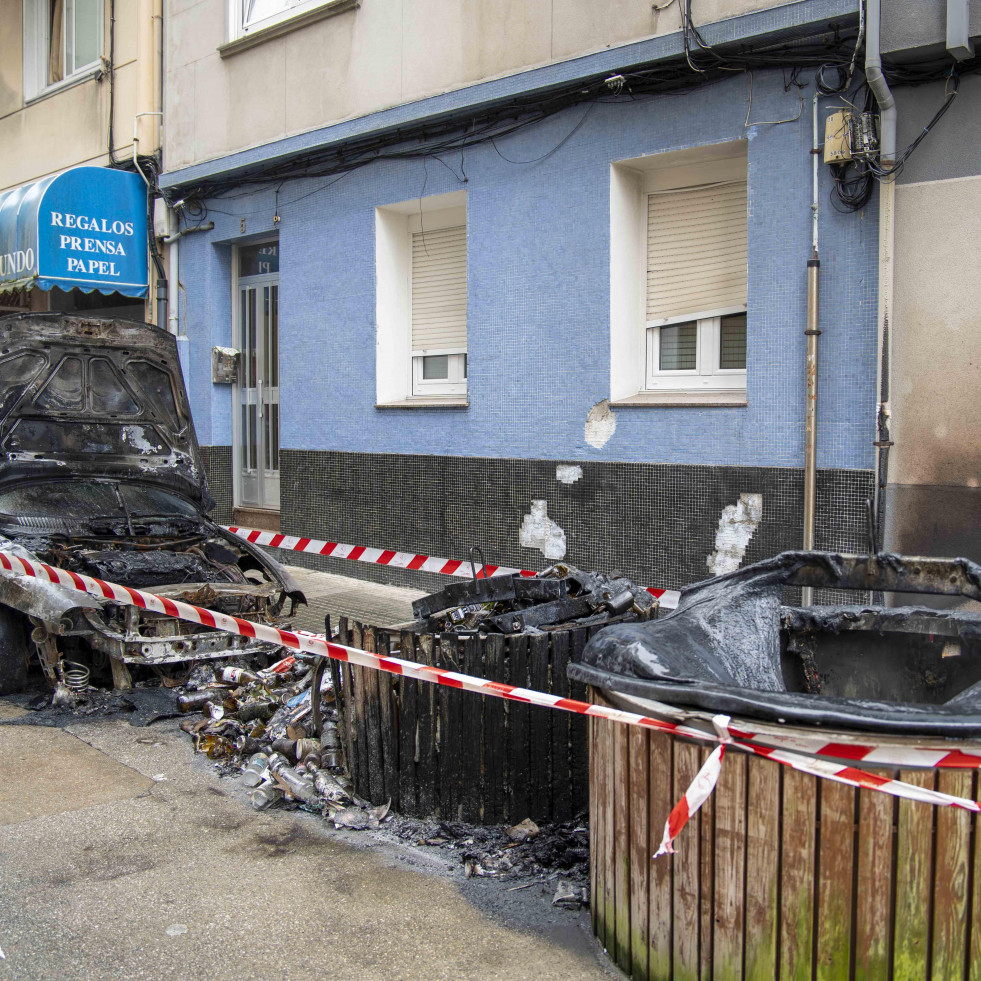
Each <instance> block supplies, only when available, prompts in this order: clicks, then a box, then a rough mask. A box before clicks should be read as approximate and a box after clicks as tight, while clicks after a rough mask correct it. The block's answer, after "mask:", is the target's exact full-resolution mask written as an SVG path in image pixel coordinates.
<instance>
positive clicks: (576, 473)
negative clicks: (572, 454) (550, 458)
mask: <svg viewBox="0 0 981 981" xmlns="http://www.w3.org/2000/svg"><path fill="white" fill-rule="evenodd" d="M555 479H556V480H557V481H558V482H559V483H560V484H574V483H575V482H576V481H577V480H582V467H580V466H579V465H578V464H574V463H559V464H558V465H557V466H556V467H555Z"/></svg>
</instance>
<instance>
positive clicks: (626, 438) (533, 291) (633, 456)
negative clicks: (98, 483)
mask: <svg viewBox="0 0 981 981" xmlns="http://www.w3.org/2000/svg"><path fill="white" fill-rule="evenodd" d="M812 91H813V90H812V89H810V88H809V89H805V90H804V92H803V102H802V103H801V102H799V100H798V94H797V89H796V88H795V87H791V88H790V90H789V91H787V90H785V88H784V79H783V76H782V75H781V73H780V72H773V73H758V74H757V75H756V78H755V80H754V82H753V102H752V119H757V120H779V119H787V118H789V117H794V116H796V115H797V114H798V112H799V113H800V116H799V118H798V119H796V120H794V121H791V122H786V123H782V124H779V125H772V124H767V125H754V124H753V123H752V119H751V122H750V126H749V128H746V127H745V125H744V123H745V120H746V114H747V105H748V94H749V79H748V77H747V76H745V75H740V76H735V77H733V78H731V79H727V80H725V81H723V82H719V83H716V84H713V85H708V86H705V87H703V88H700V89H696V90H693V91H690V92H686V93H683V94H678V95H673V96H667V97H658V98H653V99H647V100H643V101H636V102H631V101H623V102H621V103H618V104H615V105H614V104H597V105H595V106H593V107H592V108H591V109H589V110H588V115H587V116H586V118H585V120H584V121H583V122H582V125H581V126H579V128H578V130H577V131H576V132H575V133H574V134H573V135H572V137H571V138H570V139H569V140H568V141H567V142H566V143H565V144H564V145H563V146H561V148H560V149H558V150H557V151H556V152H555V153H553V154H552V155H551V156H548V157H547V158H546V159H542V160H539V161H537V162H529V163H513V162H509V161H508V160H507V159H505V157H507V158H510V160H512V161H535V160H536V158H539V157H542V156H543V155H544V154H547V153H548V151H550V150H552V149H553V148H554V147H555V146H556V144H558V143H559V142H560V141H561V140H562V139H563V138H564V137H565V136H567V135H568V134H569V132H570V130H572V129H573V127H575V126H576V125H577V124H578V123H579V122H580V120H581V117H582V116H583V113H584V112H586V111H587V110H586V109H585V108H584V107H575V108H572V109H570V110H568V111H566V112H564V113H562V114H560V115H559V116H556V117H553V118H552V119H550V120H549V121H547V122H545V123H543V124H540V125H536V126H531V127H528V128H527V129H525V130H523V131H521V132H520V133H519V134H516V135H515V136H512V137H510V138H508V139H506V140H503V141H501V142H499V144H498V146H497V147H496V148H495V147H494V146H490V145H486V146H481V147H477V148H474V149H471V150H468V151H466V152H465V153H464V154H463V155H462V157H461V154H460V153H459V152H453V153H449V154H446V155H445V156H444V158H443V160H444V163H445V166H444V165H443V164H441V163H440V162H439V161H436V160H432V159H430V160H428V161H426V162H423V161H421V160H417V161H399V162H391V163H380V164H374V165H371V166H369V167H365V168H363V169H361V170H359V171H356V172H354V173H351V174H349V175H346V176H344V177H343V178H342V179H340V180H337V179H336V178H325V179H318V180H309V181H295V182H291V183H288V184H286V185H284V186H283V187H282V188H281V189H280V190H279V198H278V211H279V214H280V216H281V222H280V223H279V225H278V226H274V225H273V221H272V217H273V214H274V203H275V202H274V197H273V193H272V192H271V191H259V192H256V193H253V194H247V195H244V196H238V197H235V198H230V199H223V200H220V201H219V200H216V201H212V202H209V209H210V210H209V216H208V217H209V220H211V219H213V220H214V222H215V229H214V231H212V232H209V233H198V234H195V235H190V236H187V237H186V238H184V239H182V240H181V246H180V248H181V256H180V262H181V265H180V278H181V282H182V284H183V286H184V289H185V290H186V297H187V302H186V324H185V329H186V330H187V333H188V334H189V335H190V338H191V345H190V379H191V400H192V405H193V409H194V413H195V419H196V424H197V427H198V435H199V439H200V440H201V442H202V443H205V444H216V445H220V444H228V443H230V442H231V401H230V391H229V389H228V387H227V386H225V387H223V386H212V384H211V381H210V350H211V347H212V345H214V344H228V343H230V338H231V327H230V323H231V295H230V282H229V277H230V254H231V251H230V245H231V244H234V243H235V242H239V241H243V240H245V239H246V238H248V237H251V236H254V235H257V234H261V233H264V232H269V231H273V230H274V229H276V228H278V232H279V239H280V296H281V325H282V326H281V331H282V336H281V347H280V350H281V402H282V430H281V442H282V445H283V446H284V447H287V448H291V449H311V450H341V451H356V452H364V453H426V454H437V455H447V454H448V455H457V456H481V457H493V456H503V457H517V458H530V459H556V460H575V459H583V460H600V461H602V460H605V461H622V462H632V461H636V462H658V463H697V464H714V465H754V466H801V465H802V464H803V416H804V367H803V363H804V334H803V329H804V318H805V286H806V267H805V263H806V261H807V259H808V257H809V250H810V224H809V223H810V180H811V169H810V168H811V155H810V153H809V149H810V143H811V118H810V96H811V94H812ZM821 132H823V121H822V125H821ZM733 139H748V140H749V211H750V218H749V349H748V401H749V406H748V407H747V408H713V409H689V408H663V407H644V408H624V409H617V410H616V416H617V427H616V432H615V434H614V435H613V437H612V438H611V439H610V440H609V442H608V443H607V444H606V445H605V446H604V447H603V448H602V449H595V448H593V447H591V446H590V445H588V444H587V443H586V442H585V440H584V425H585V422H586V416H587V413H588V412H589V409H590V407H591V406H592V405H593V404H594V403H596V402H598V401H600V400H601V399H604V398H608V397H609V395H610V392H609V309H610V296H609V292H610V290H609V285H610V266H609V247H610V246H609V234H610V232H609V225H610V204H609V202H610V164H611V163H612V162H614V161H616V160H621V159H626V158H631V157H637V156H640V155H642V154H647V153H654V152H658V151H664V150H675V149H681V148H686V147H694V146H698V145H701V144H708V143H716V142H720V141H725V140H733ZM457 175H459V177H463V176H464V175H465V176H466V182H465V183H463V182H462V181H461V180H460V179H459V177H458V176H457ZM820 181H821V194H820V208H821V219H820V235H821V260H822V267H821V290H822V292H821V326H822V329H823V334H822V337H821V353H820V359H821V361H820V405H819V449H818V465H819V466H820V467H835V468H846V469H847V468H867V467H870V466H871V465H872V462H873V451H872V445H871V442H872V439H873V438H874V435H873V426H872V423H873V416H874V404H875V393H874V388H875V349H876V344H875V322H876V260H877V245H876V243H877V226H876V218H875V207H874V202H873V206H872V207H870V208H867V209H866V210H865V211H864V212H863V213H861V214H850V215H842V214H838V213H837V212H836V211H834V210H833V208H832V207H831V203H830V200H829V191H830V175H829V172H828V169H827V168H826V167H825V166H824V165H823V164H822V165H821V168H820ZM461 188H465V189H466V192H467V204H468V234H469V240H468V249H469V265H468V275H469V286H468V289H469V301H468V348H469V354H470V358H469V364H470V381H469V386H470V408H469V409H468V410H466V411H455V412H450V411H439V410H423V409H412V410H377V409H375V408H374V402H375V377H374V370H375V365H374V351H375V241H374V209H375V207H376V206H379V205H386V204H391V203H394V202H398V201H405V200H408V199H410V198H415V197H418V196H420V195H431V194H439V193H444V192H446V191H453V190H459V189H461ZM243 218H244V219H245V232H244V234H243V233H242V231H241V221H242V219H243Z"/></svg>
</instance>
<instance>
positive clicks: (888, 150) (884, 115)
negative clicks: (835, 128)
mask: <svg viewBox="0 0 981 981" xmlns="http://www.w3.org/2000/svg"><path fill="white" fill-rule="evenodd" d="M867 9H868V17H867V20H868V37H867V41H866V45H865V77H866V79H867V80H868V83H869V88H870V89H872V94H873V95H874V96H875V101H876V103H877V104H878V106H879V114H880V124H879V134H880V136H879V163H880V166H882V167H884V168H887V167H891V166H892V165H893V163H894V162H895V160H896V100H895V98H894V97H893V94H892V92H891V91H890V90H889V85H888V83H887V82H886V78H885V76H884V75H883V74H882V56H881V53H880V51H879V46H880V40H879V38H880V34H879V27H880V21H881V15H882V11H881V0H868V8H867ZM895 214H896V185H895V182H894V181H893V180H892V179H886V180H883V181H880V182H879V311H878V321H879V332H878V333H879V366H878V374H879V377H878V392H879V405H878V410H877V412H876V440H875V444H874V445H875V448H876V484H877V488H876V507H875V515H876V520H875V538H876V546H877V548H879V549H882V548H884V547H885V526H886V484H887V482H888V479H889V448H890V447H891V446H892V445H893V444H892V438H891V435H890V431H891V416H892V411H891V407H890V404H889V375H890V370H889V368H890V362H891V359H892V344H891V342H890V336H889V335H890V332H891V331H892V330H893V329H894V328H893V323H892V313H893V311H892V303H893V261H894V255H895V238H896V231H895Z"/></svg>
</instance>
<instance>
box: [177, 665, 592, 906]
mask: <svg viewBox="0 0 981 981" xmlns="http://www.w3.org/2000/svg"><path fill="white" fill-rule="evenodd" d="M334 696H335V693H334V690H333V685H332V682H331V676H330V672H328V671H326V670H325V662H322V661H321V662H315V663H311V662H309V661H306V660H301V659H299V658H296V657H292V656H290V657H286V658H284V659H282V660H281V661H278V662H276V663H275V664H272V665H271V666H270V667H268V668H265V669H255V670H252V669H248V668H244V667H238V666H227V665H226V666H222V667H215V666H214V665H201V666H199V667H197V668H196V669H194V671H193V672H192V673H191V675H190V677H189V678H188V679H187V682H186V684H185V685H184V686H183V687H182V688H181V690H180V694H179V695H178V696H177V701H176V704H177V707H178V708H179V709H180V710H181V711H182V712H183V713H184V716H185V717H184V718H183V720H182V721H181V723H180V727H181V729H183V730H184V731H185V732H186V733H188V734H189V735H190V736H191V738H192V739H193V741H194V748H195V750H196V751H197V752H199V753H204V754H206V755H207V756H208V757H209V758H210V759H212V760H214V763H215V765H216V767H218V769H219V770H220V771H221V772H223V773H224V774H226V775H228V776H234V775H240V777H241V780H242V782H243V783H244V785H245V786H246V787H247V788H248V793H249V799H250V801H251V803H252V806H253V807H254V808H256V809H257V810H265V809H267V808H289V809H297V808H298V809H302V810H305V811H309V812H312V813H316V814H320V815H322V816H323V817H324V818H325V819H326V820H328V821H330V822H331V823H332V824H333V826H334V827H335V828H346V829H351V830H364V829H378V828H380V827H382V825H385V826H386V827H387V828H388V830H389V832H390V833H391V834H392V835H393V836H394V837H396V838H398V839H400V840H402V841H406V842H409V843H411V844H412V845H414V846H418V847H437V848H441V849H445V850H448V851H452V852H454V853H455V854H456V855H458V856H459V860H460V864H461V865H462V867H463V870H464V874H465V875H466V876H467V878H472V877H476V878H501V877H508V878H515V879H521V880H522V881H523V880H525V879H531V880H535V881H538V880H541V881H557V883H558V885H557V889H558V891H557V893H556V897H555V904H556V905H557V906H562V907H565V908H578V907H579V906H581V905H585V904H586V903H588V887H587V885H586V883H587V880H588V865H589V829H588V825H587V824H586V822H585V818H584V816H583V817H580V818H579V819H577V820H574V821H567V822H556V823H543V824H542V825H541V826H539V825H537V824H535V823H534V822H533V821H531V820H530V819H525V820H524V821H522V822H520V823H519V824H516V825H514V826H512V827H507V826H505V825H496V826H493V827H485V826H477V825H471V824H467V823H465V822H463V821H446V820H439V819H438V818H433V819H429V820H420V819H416V818H409V817H405V816H403V815H399V814H396V813H395V812H393V811H391V810H390V804H389V802H385V803H372V802H371V801H368V800H366V799H364V798H363V797H360V796H359V795H358V794H357V792H356V791H355V788H354V786H353V784H352V782H351V780H350V779H349V775H348V772H347V770H346V768H345V761H344V758H343V753H342V748H341V734H340V732H339V730H338V711H337V707H336V705H335V703H334Z"/></svg>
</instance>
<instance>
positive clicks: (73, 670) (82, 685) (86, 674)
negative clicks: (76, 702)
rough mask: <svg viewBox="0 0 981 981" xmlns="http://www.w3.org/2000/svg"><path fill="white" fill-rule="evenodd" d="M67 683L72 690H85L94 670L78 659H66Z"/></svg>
mask: <svg viewBox="0 0 981 981" xmlns="http://www.w3.org/2000/svg"><path fill="white" fill-rule="evenodd" d="M64 664H65V685H66V687H67V688H68V689H69V690H71V691H85V689H86V688H88V686H89V678H90V677H91V674H92V672H91V671H90V670H89V669H88V668H87V667H86V666H85V665H84V664H79V663H78V662H77V661H65V662H64Z"/></svg>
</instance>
